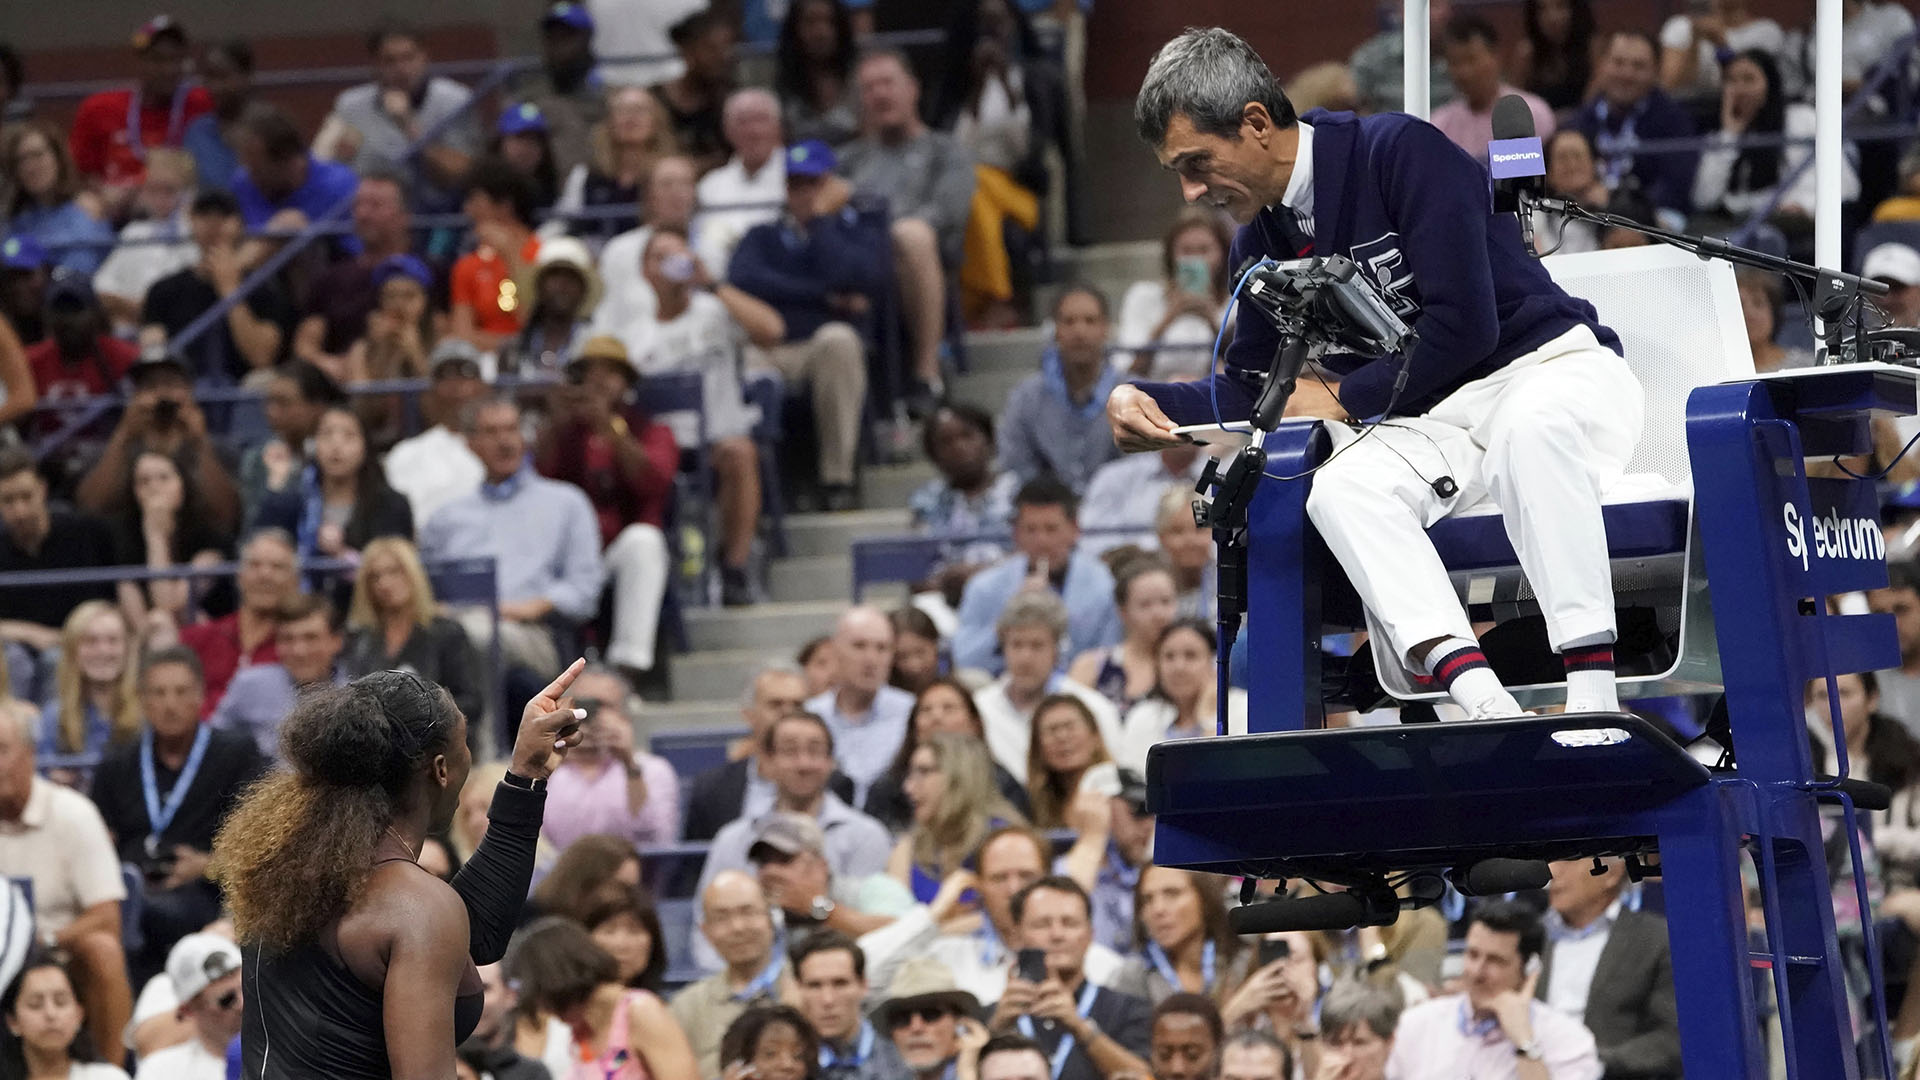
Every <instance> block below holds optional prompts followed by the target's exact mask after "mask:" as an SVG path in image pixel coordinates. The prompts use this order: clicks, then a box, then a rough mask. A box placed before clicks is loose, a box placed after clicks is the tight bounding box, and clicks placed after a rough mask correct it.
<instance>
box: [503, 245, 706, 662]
mask: <svg viewBox="0 0 1920 1080" xmlns="http://www.w3.org/2000/svg"><path fill="white" fill-rule="evenodd" d="M568 242H569V243H573V244H578V243H579V241H577V240H569V241H568ZM543 254H544V253H543ZM566 375H567V378H566V381H565V382H564V383H562V384H560V385H558V386H555V387H554V388H553V391H552V393H551V394H550V395H549V397H548V402H549V405H548V408H549V411H550V421H549V423H548V424H547V425H546V427H545V428H544V429H543V430H542V431H541V433H540V438H539V441H538V442H537V444H536V447H535V450H534V465H535V467H537V468H538V469H539V470H540V472H541V474H542V475H544V476H549V477H552V478H553V479H555V480H560V481H564V482H565V483H569V484H572V485H574V486H575V487H578V488H580V489H581V490H582V491H584V492H586V493H587V499H588V500H589V501H590V502H592V503H593V511H594V516H595V517H596V519H597V520H598V521H599V524H600V543H601V544H602V545H604V548H603V550H602V552H601V558H602V559H603V560H604V561H605V562H606V566H607V573H608V574H609V575H610V576H611V577H612V578H613V638H612V640H610V641H609V642H607V646H606V656H607V660H608V661H609V662H611V663H614V664H618V665H620V666H621V667H623V668H630V669H632V670H635V671H648V670H652V669H653V667H654V632H655V630H656V629H657V628H658V625H659V621H660V603H661V601H662V600H663V599H664V598H665V596H666V591H667V579H668V578H669V576H670V575H671V573H672V556H671V554H670V553H669V552H668V550H667V537H666V533H665V532H664V529H665V528H666V522H667V504H668V501H669V499H671V497H672V495H673V477H674V472H675V470H676V469H678V468H679V466H680V448H679V446H678V445H677V444H676V443H675V442H674V440H673V431H672V430H671V429H669V428H668V427H667V426H666V425H665V424H661V423H656V422H655V421H654V420H653V419H652V418H651V417H649V416H648V415H647V414H646V412H645V411H644V410H642V409H640V408H639V407H638V406H637V405H635V404H634V402H633V391H634V387H635V385H636V384H637V383H638V382H639V378H640V376H639V373H638V372H636V371H634V370H633V364H632V363H630V362H629V361H628V360H627V347H626V346H625V345H622V344H621V343H620V339H619V338H615V337H608V336H605V335H602V336H599V337H595V338H591V339H589V340H588V341H587V342H586V344H585V345H583V346H581V348H580V353H579V355H578V356H576V357H575V358H574V359H573V360H572V361H571V362H570V363H569V364H568V365H567V369H566Z"/></svg>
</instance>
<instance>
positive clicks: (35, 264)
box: [0, 233, 53, 270]
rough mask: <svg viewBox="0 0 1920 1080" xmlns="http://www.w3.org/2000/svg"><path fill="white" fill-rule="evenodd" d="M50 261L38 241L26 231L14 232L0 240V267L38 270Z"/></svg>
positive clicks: (45, 250)
mask: <svg viewBox="0 0 1920 1080" xmlns="http://www.w3.org/2000/svg"><path fill="white" fill-rule="evenodd" d="M52 261H53V260H51V259H49V258H47V249H46V248H44V247H42V246H40V241H38V240H35V239H34V238H33V237H32V236H30V235H28V234H26V233H14V234H13V235H12V236H9V237H7V238H6V239H5V240H0V269H6V270H40V269H44V268H45V267H46V266H47V264H48V263H50V262H52Z"/></svg>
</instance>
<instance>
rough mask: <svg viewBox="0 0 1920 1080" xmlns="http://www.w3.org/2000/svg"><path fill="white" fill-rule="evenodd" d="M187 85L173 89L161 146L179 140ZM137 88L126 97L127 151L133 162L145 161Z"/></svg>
mask: <svg viewBox="0 0 1920 1080" xmlns="http://www.w3.org/2000/svg"><path fill="white" fill-rule="evenodd" d="M187 90H188V87H187V84H186V83H185V82H182V83H181V84H180V85H179V86H176V87H174V88H173V106H172V107H171V108H170V109H169V110H168V112H167V134H166V136H165V137H164V138H163V139H162V140H161V145H162V146H172V145H174V144H175V143H176V142H178V141H179V139H180V133H181V130H182V124H183V122H184V121H185V120H186V118H187ZM141 96H142V93H141V90H140V88H139V87H138V86H136V87H134V88H133V92H132V93H131V94H128V95H127V150H128V152H130V153H131V154H133V160H135V161H140V162H144V161H146V160H147V144H146V134H145V133H144V132H142V131H141V130H140V98H141Z"/></svg>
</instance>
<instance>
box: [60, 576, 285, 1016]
mask: <svg viewBox="0 0 1920 1080" xmlns="http://www.w3.org/2000/svg"><path fill="white" fill-rule="evenodd" d="M243 573H244V571H243ZM139 686H140V712H141V737H140V738H139V739H138V740H137V741H135V742H132V743H127V744H124V745H121V746H118V747H114V748H112V749H109V750H108V751H107V755H106V758H105V759H104V760H102V761H101V762H100V767H99V768H98V769H96V770H95V771H94V774H93V789H92V792H91V795H92V797H93V803H94V805H95V806H97V807H99V808H100V816H101V818H102V819H103V820H105V821H106V823H107V831H108V832H109V833H111V834H112V835H113V838H114V845H115V847H116V848H117V850H118V851H119V854H120V861H121V862H123V863H129V864H132V865H134V866H137V867H139V868H141V871H142V880H141V894H142V903H141V912H140V925H141V929H142V931H143V933H144V945H143V947H142V949H141V950H140V951H139V952H138V953H136V954H135V956H134V957H133V958H132V964H131V966H132V968H133V970H134V971H136V972H149V971H152V970H154V969H155V968H156V967H158V966H159V961H160V960H161V959H162V958H163V957H165V956H166V955H167V950H169V949H171V948H172V947H173V944H174V942H176V941H179V940H180V939H181V938H182V937H184V936H186V935H187V934H189V933H192V932H193V931H195V930H198V929H200V928H201V927H204V926H206V925H207V924H208V923H210V922H212V921H213V920H214V919H215V918H217V917H218V916H219V914H220V891H219V889H218V888H216V887H215V886H214V884H213V882H211V881H209V880H207V876H206V871H207V862H208V860H209V859H210V858H211V857H212V855H211V853H212V851H213V835H214V833H215V832H217V831H218V830H219V828H220V823H221V822H222V821H223V820H224V819H225V818H226V816H227V813H228V811H230V810H231V809H232V808H233V806H234V804H235V803H237V802H238V801H239V798H240V792H241V790H242V789H243V788H245V787H246V786H247V785H248V784H250V783H252V782H253V781H254V780H256V779H258V778H259V776H260V774H261V773H262V772H263V771H265V764H266V763H265V761H264V760H263V759H262V758H261V757H260V753H259V751H258V750H256V749H255V748H254V744H253V740H252V739H249V738H247V737H246V736H244V735H237V734H234V733H232V732H229V731H221V730H218V729H215V728H213V727H210V726H208V725H206V724H203V723H201V719H202V717H203V715H204V712H203V710H202V704H203V702H204V701H205V698H206V692H207V688H206V684H205V682H204V680H203V678H202V675H201V669H200V662H199V660H198V659H197V658H196V657H195V656H194V654H193V652H192V651H190V650H188V649H185V648H178V647H174V648H163V649H158V650H155V651H152V652H149V653H148V654H147V656H146V658H145V659H144V660H143V661H142V662H141V665H140V683H139ZM196 748H197V749H196ZM149 796H151V800H149ZM191 996H192V994H191V993H188V994H184V995H182V997H183V999H184V998H188V997H191Z"/></svg>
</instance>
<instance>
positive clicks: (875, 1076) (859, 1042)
mask: <svg viewBox="0 0 1920 1080" xmlns="http://www.w3.org/2000/svg"><path fill="white" fill-rule="evenodd" d="M790 956H791V959H792V962H793V979H794V982H796V983H798V984H799V987H800V996H799V1001H798V1002H797V1006H798V1008H799V1009H800V1015H802V1016H804V1017H806V1018H807V1023H809V1024H812V1025H813V1030H814V1031H815V1032H816V1033H817V1034H819V1036H820V1080H898V1078H900V1077H901V1076H902V1075H903V1073H904V1072H905V1069H906V1064H905V1063H904V1062H902V1061H901V1060H900V1053H899V1051H898V1050H896V1049H895V1048H894V1045H893V1040H892V1039H890V1038H887V1037H885V1035H884V1034H882V1033H881V1032H880V1031H879V1030H878V1029H876V1028H875V1027H874V1025H873V1024H872V1022H870V1021H869V1020H868V1019H867V1018H866V1016H864V1015H862V1014H861V1011H860V1010H861V1006H862V1005H863V1003H864V1002H865V1000H866V997H867V990H868V984H867V957H866V953H864V952H863V951H861V949H860V945H859V943H857V942H856V941H854V939H853V938H852V937H850V936H849V935H847V934H843V933H841V932H839V931H838V930H821V931H819V932H817V933H814V934H811V935H809V936H808V937H807V939H806V940H805V941H803V942H801V943H799V944H798V945H795V946H794V947H793V948H792V949H791V951H790Z"/></svg>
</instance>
